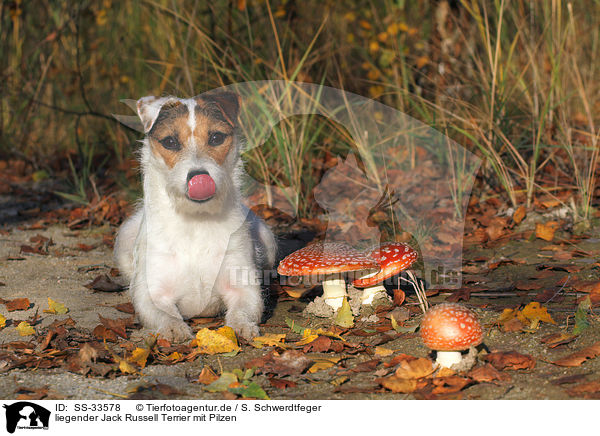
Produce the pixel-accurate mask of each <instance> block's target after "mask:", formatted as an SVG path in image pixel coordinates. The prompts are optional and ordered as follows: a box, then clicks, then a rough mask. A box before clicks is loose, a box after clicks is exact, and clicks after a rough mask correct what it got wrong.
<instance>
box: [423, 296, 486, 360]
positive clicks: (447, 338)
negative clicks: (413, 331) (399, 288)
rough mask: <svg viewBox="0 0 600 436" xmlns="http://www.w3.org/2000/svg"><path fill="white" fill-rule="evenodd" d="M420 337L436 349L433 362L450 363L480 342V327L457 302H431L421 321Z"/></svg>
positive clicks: (467, 310) (471, 315) (469, 312)
mask: <svg viewBox="0 0 600 436" xmlns="http://www.w3.org/2000/svg"><path fill="white" fill-rule="evenodd" d="M420 331H421V338H422V339H423V343H424V344H425V345H426V346H427V347H428V348H430V349H432V350H435V351H437V358H436V362H437V363H439V364H440V365H441V366H445V367H450V366H452V365H455V364H457V363H460V361H461V360H462V355H461V351H463V350H467V349H469V348H470V347H474V346H477V345H479V344H481V341H482V340H483V330H482V329H481V324H479V321H478V320H477V316H476V315H475V313H474V312H473V311H472V310H469V309H467V308H466V307H465V306H463V305H461V304H456V303H442V304H438V305H436V306H433V307H432V308H431V309H429V310H428V311H427V312H426V313H425V315H424V316H423V320H422V321H421V330H420Z"/></svg>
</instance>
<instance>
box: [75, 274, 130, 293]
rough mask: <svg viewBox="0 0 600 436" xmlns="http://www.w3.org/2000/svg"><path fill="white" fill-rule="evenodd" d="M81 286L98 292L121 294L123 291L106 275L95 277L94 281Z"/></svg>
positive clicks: (122, 288)
mask: <svg viewBox="0 0 600 436" xmlns="http://www.w3.org/2000/svg"><path fill="white" fill-rule="evenodd" d="M83 286H85V287H86V288H88V289H93V290H94V291H99V292H121V291H122V290H124V289H125V287H124V286H122V285H120V284H118V283H117V282H115V281H114V280H113V279H111V278H110V277H109V276H108V275H106V274H101V275H99V276H97V277H96V278H95V279H94V280H92V281H91V282H89V283H86V284H85V285H83Z"/></svg>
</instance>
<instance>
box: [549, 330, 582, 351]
mask: <svg viewBox="0 0 600 436" xmlns="http://www.w3.org/2000/svg"><path fill="white" fill-rule="evenodd" d="M576 338H577V336H576V335H570V334H569V333H553V334H550V335H546V336H544V337H543V338H542V339H541V341H542V343H543V344H546V345H547V346H548V348H556V347H558V346H559V345H565V344H568V343H569V342H572V341H574V340H575V339H576Z"/></svg>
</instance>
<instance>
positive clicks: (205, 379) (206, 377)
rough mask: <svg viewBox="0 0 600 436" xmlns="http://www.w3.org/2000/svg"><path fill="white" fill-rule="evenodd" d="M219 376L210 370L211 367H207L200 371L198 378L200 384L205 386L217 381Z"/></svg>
mask: <svg viewBox="0 0 600 436" xmlns="http://www.w3.org/2000/svg"><path fill="white" fill-rule="evenodd" d="M218 379H219V376H218V375H217V374H215V373H214V371H213V370H212V369H211V368H210V366H205V367H204V368H202V371H200V375H199V376H198V383H202V384H203V385H209V384H211V383H212V382H214V381H217V380H218Z"/></svg>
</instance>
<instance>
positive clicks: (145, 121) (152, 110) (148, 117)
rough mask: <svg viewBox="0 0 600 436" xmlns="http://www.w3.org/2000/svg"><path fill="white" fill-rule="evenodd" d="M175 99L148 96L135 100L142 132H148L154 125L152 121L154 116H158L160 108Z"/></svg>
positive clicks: (154, 118)
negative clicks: (142, 127)
mask: <svg viewBox="0 0 600 436" xmlns="http://www.w3.org/2000/svg"><path fill="white" fill-rule="evenodd" d="M175 100H176V98H175V97H154V96H148V97H142V98H140V99H139V100H138V101H137V113H138V116H139V117H140V120H142V125H143V126H144V133H148V132H149V131H150V129H152V126H153V125H154V122H155V121H156V118H157V117H158V114H159V112H160V110H161V108H162V107H163V106H164V105H165V104H166V103H169V102H171V101H175Z"/></svg>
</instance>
